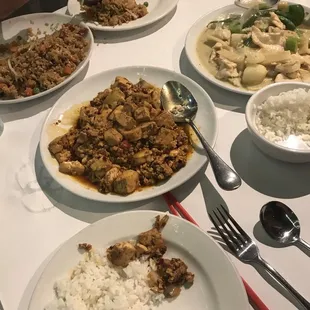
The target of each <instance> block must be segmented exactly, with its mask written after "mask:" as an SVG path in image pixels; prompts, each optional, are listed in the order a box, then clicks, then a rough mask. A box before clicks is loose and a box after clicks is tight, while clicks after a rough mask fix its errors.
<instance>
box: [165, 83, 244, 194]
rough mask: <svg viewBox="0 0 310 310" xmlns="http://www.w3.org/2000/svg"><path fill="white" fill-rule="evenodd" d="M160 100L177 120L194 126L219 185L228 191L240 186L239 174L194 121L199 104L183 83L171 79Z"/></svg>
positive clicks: (166, 84)
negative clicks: (211, 144) (216, 150)
mask: <svg viewBox="0 0 310 310" xmlns="http://www.w3.org/2000/svg"><path fill="white" fill-rule="evenodd" d="M160 100H161V103H162V106H163V108H164V109H165V110H167V111H169V112H170V113H172V115H173V118H174V121H175V122H177V123H187V124H189V125H190V126H191V127H192V129H193V130H194V132H195V133H196V135H197V136H198V138H199V140H200V142H201V144H202V146H203V147H204V149H205V151H206V153H207V155H208V157H209V160H210V163H211V167H212V169H213V172H214V176H215V179H216V181H217V183H218V185H219V186H220V187H221V188H222V189H224V190H227V191H231V190H234V189H237V188H238V187H240V185H241V183H242V182H241V178H240V177H239V175H238V174H237V173H236V172H235V171H234V170H232V169H231V168H230V167H229V166H228V165H227V164H226V163H225V162H224V161H223V160H222V159H221V158H220V157H219V155H218V154H217V153H216V152H215V151H214V150H213V148H212V147H211V146H210V144H209V143H208V142H207V140H206V139H205V138H204V137H203V135H202V134H201V132H200V131H199V129H198V128H197V126H196V125H195V123H194V122H193V118H194V117H195V115H196V113H197V111H198V104H197V101H196V100H195V98H194V96H193V95H192V93H191V92H190V91H189V90H188V89H187V88H186V87H185V86H184V85H183V84H181V83H179V82H176V81H169V82H167V83H165V84H164V86H163V87H162V90H161V95H160Z"/></svg>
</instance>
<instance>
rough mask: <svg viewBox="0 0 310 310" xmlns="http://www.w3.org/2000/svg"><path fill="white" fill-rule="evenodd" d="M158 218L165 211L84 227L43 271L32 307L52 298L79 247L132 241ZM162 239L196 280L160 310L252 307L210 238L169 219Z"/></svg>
mask: <svg viewBox="0 0 310 310" xmlns="http://www.w3.org/2000/svg"><path fill="white" fill-rule="evenodd" d="M158 214H160V215H163V214H164V213H160V212H156V211H133V212H124V213H121V214H117V215H113V216H110V217H107V218H105V219H103V220H100V221H98V222H96V223H95V224H92V225H90V226H88V227H86V228H85V229H83V230H82V231H81V232H79V233H78V234H77V235H75V236H74V237H72V238H71V239H70V240H68V241H66V242H65V243H64V244H63V245H62V247H61V248H60V249H59V250H58V252H56V254H55V255H54V257H53V258H52V259H51V261H50V262H49V263H48V265H47V267H46V268H45V270H44V271H43V273H42V275H41V277H40V279H39V281H38V283H37V285H36V288H35V290H34V293H33V295H32V298H31V301H30V305H29V308H28V309H29V310H38V309H44V306H46V305H47V303H48V302H50V301H52V300H53V297H54V292H53V284H54V282H55V280H57V279H59V278H61V277H63V276H65V275H67V274H68V272H70V270H72V268H73V267H74V265H75V264H77V263H78V262H79V260H81V259H82V255H81V254H80V253H79V252H78V250H77V244H78V243H83V242H87V243H90V244H92V245H93V246H94V247H95V248H97V249H105V248H107V247H108V246H110V245H112V244H114V243H115V242H118V241H121V240H128V239H132V238H134V237H136V236H137V235H138V234H139V233H141V232H143V231H146V230H149V229H150V228H151V227H152V224H153V223H154V218H155V216H156V215H158ZM107 232H109V233H107ZM163 237H164V239H165V240H166V242H167V246H168V251H167V254H165V256H166V257H170V258H171V257H179V258H181V259H182V260H184V262H185V263H186V264H187V265H188V267H189V270H190V271H192V272H193V273H194V274H195V281H194V284H193V286H192V287H191V288H189V289H187V290H185V289H183V290H182V292H181V294H180V296H179V297H178V298H176V299H175V300H173V301H171V302H164V303H163V304H162V306H160V307H158V310H175V309H182V310H192V309H195V310H200V309H201V310H202V309H204V310H228V309H238V310H245V309H249V304H248V299H247V296H246V293H245V290H244V287H243V284H242V282H241V278H240V276H239V274H238V272H237V270H236V268H235V267H234V265H233V264H232V262H231V261H230V259H229V258H228V256H227V255H226V254H225V252H224V251H223V250H222V248H221V247H220V246H219V245H218V244H217V243H216V242H215V241H214V240H213V239H212V238H211V237H210V236H208V235H207V234H206V233H204V232H203V231H202V230H201V229H200V228H198V227H196V226H194V225H193V224H191V223H189V222H187V221H185V220H183V219H181V218H179V217H175V216H173V215H170V218H169V221H168V223H167V225H166V227H165V228H164V230H163ZM193 240H195V242H193Z"/></svg>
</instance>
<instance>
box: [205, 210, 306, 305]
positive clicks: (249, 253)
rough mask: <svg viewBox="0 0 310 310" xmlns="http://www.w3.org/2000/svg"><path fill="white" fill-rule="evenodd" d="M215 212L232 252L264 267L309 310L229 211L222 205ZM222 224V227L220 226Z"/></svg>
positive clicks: (218, 228) (242, 259) (302, 298)
mask: <svg viewBox="0 0 310 310" xmlns="http://www.w3.org/2000/svg"><path fill="white" fill-rule="evenodd" d="M213 213H214V216H212V215H211V214H209V216H210V219H211V221H212V223H213V225H214V226H215V228H216V229H217V231H218V233H219V234H220V235H221V237H222V239H223V240H224V241H225V243H226V244H227V246H228V248H229V249H230V250H231V251H232V253H233V254H234V255H235V256H236V257H237V258H239V259H240V260H241V261H242V262H244V263H246V264H251V263H255V264H258V265H260V266H261V267H263V268H264V269H265V270H266V271H267V272H268V273H269V274H270V275H271V276H273V277H274V278H275V279H276V280H277V281H278V282H279V283H281V285H283V286H284V287H285V288H286V289H287V290H288V291H289V292H290V293H291V294H292V295H293V296H294V297H295V298H296V299H297V300H298V301H299V302H300V303H301V304H302V305H303V306H304V307H305V309H307V310H309V309H310V303H309V302H308V301H307V300H306V299H305V298H304V297H303V296H302V295H300V294H299V293H298V292H297V291H296V290H295V289H294V288H293V287H292V286H291V285H290V284H289V283H288V282H287V281H286V280H285V279H284V278H283V277H282V276H281V275H280V274H279V273H278V272H277V271H276V270H275V269H274V268H273V267H272V266H270V265H269V264H268V263H267V262H266V261H265V260H264V259H263V258H262V257H261V256H260V254H259V249H258V247H257V245H256V244H255V242H254V241H253V240H252V239H251V238H250V236H249V235H248V234H247V233H246V232H245V231H244V230H243V229H242V228H241V227H240V225H239V224H238V223H237V222H236V221H235V219H234V218H233V217H232V216H231V215H230V214H229V212H228V211H227V210H226V209H225V208H224V207H223V206H222V205H221V208H217V212H215V211H213ZM215 218H216V219H217V221H218V223H219V224H220V225H219V224H218V223H217V221H216V220H215ZM220 226H221V227H222V228H220ZM234 227H235V228H234Z"/></svg>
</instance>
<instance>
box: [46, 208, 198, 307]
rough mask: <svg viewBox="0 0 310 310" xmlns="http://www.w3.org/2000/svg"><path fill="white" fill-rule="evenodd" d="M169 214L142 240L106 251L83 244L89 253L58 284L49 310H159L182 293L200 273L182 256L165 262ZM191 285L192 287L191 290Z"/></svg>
mask: <svg viewBox="0 0 310 310" xmlns="http://www.w3.org/2000/svg"><path fill="white" fill-rule="evenodd" d="M168 219H169V216H168V215H167V214H166V215H164V216H163V217H162V218H161V217H160V216H159V215H158V216H156V217H155V222H154V224H153V228H152V229H149V230H147V231H144V232H141V233H140V234H139V235H138V236H137V239H136V240H128V241H121V242H117V243H115V244H114V245H111V246H109V247H108V248H107V249H106V250H105V251H98V250H94V249H93V247H92V245H91V244H88V243H79V245H78V248H79V249H80V250H85V251H86V253H85V254H84V257H83V259H82V260H80V261H79V263H78V264H77V265H76V266H75V267H74V269H73V271H71V272H70V274H69V275H67V276H66V277H65V278H63V279H60V280H57V281H56V282H55V284H54V292H55V297H54V299H53V300H52V302H50V303H49V304H48V305H47V306H46V307H44V310H153V309H155V308H156V307H157V306H158V305H160V304H161V303H162V301H163V300H164V299H165V298H175V297H177V296H179V295H180V293H181V290H182V287H183V286H184V288H185V289H186V288H189V287H190V286H191V285H192V284H193V283H194V277H195V275H194V274H193V273H191V272H189V271H188V266H187V265H186V264H185V263H184V262H183V261H182V260H181V259H180V258H171V259H168V258H164V254H165V253H166V251H167V245H166V243H165V240H164V238H163V236H162V233H161V232H162V230H163V228H164V227H165V226H166V224H167V222H168ZM185 285H186V286H185Z"/></svg>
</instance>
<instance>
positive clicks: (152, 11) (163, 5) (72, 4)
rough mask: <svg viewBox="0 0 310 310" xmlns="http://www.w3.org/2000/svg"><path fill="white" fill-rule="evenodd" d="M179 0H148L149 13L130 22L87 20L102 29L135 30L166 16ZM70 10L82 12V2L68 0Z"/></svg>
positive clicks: (71, 13) (90, 26) (70, 12)
mask: <svg viewBox="0 0 310 310" xmlns="http://www.w3.org/2000/svg"><path fill="white" fill-rule="evenodd" d="M178 1H179V0H148V1H147V2H148V7H147V10H148V12H149V13H148V14H147V15H145V16H143V17H142V18H139V19H136V20H133V21H131V22H129V23H125V24H122V25H117V26H115V27H112V26H102V25H100V24H99V23H96V22H90V21H85V23H86V24H87V25H88V26H89V28H91V29H94V30H100V31H125V30H133V29H137V28H141V27H145V26H147V25H150V24H152V23H155V22H156V21H158V20H160V19H162V18H164V17H165V16H166V15H168V14H169V13H170V12H171V11H172V10H173V9H174V8H175V7H176V6H177V4H178ZM136 2H137V3H138V4H143V3H144V2H145V1H144V0H136ZM68 12H69V14H70V15H77V14H80V13H82V11H81V8H80V2H79V1H78V0H69V1H68Z"/></svg>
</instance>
